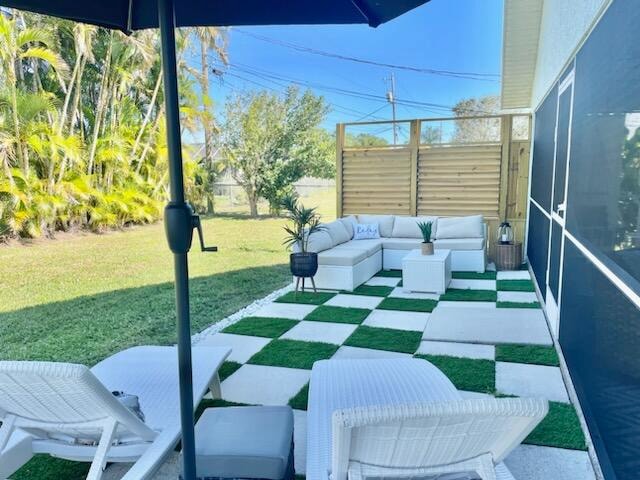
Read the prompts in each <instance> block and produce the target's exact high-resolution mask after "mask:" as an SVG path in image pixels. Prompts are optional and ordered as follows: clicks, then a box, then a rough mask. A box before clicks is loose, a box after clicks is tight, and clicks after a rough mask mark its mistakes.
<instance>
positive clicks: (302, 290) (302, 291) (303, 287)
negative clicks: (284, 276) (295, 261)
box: [302, 277, 305, 293]
mask: <svg viewBox="0 0 640 480" xmlns="http://www.w3.org/2000/svg"><path fill="white" fill-rule="evenodd" d="M304 280H305V278H304V277H302V293H304Z"/></svg>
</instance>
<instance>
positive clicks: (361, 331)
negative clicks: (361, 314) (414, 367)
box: [344, 325, 422, 353]
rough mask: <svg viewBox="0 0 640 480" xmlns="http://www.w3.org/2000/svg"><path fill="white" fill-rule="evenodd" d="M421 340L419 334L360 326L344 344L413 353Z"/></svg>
mask: <svg viewBox="0 0 640 480" xmlns="http://www.w3.org/2000/svg"><path fill="white" fill-rule="evenodd" d="M421 339H422V333H421V332H414V331H409V330H395V329H393V328H377V327H368V326H366V325H361V326H359V327H358V328H357V329H356V331H355V332H353V333H352V334H351V336H350V337H349V338H347V340H346V342H344V344H345V345H348V346H350V347H361V348H372V349H374V350H387V351H389V352H402V353H415V351H416V350H417V349H418V347H419V346H420V340H421Z"/></svg>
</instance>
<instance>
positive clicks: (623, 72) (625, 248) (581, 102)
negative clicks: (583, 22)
mask: <svg viewBox="0 0 640 480" xmlns="http://www.w3.org/2000/svg"><path fill="white" fill-rule="evenodd" d="M639 26H640V8H638V3H637V1H636V0H615V1H614V2H613V3H612V4H611V7H610V8H609V9H608V11H607V12H606V13H605V15H604V16H603V18H602V20H601V21H600V23H599V24H598V26H597V28H595V30H594V31H593V32H592V34H591V35H590V37H589V38H588V39H587V41H586V43H585V44H584V46H583V47H582V49H581V50H580V51H579V53H578V55H577V59H576V75H575V87H574V88H575V93H574V108H573V128H572V141H571V160H570V173H569V192H568V202H567V203H568V206H567V228H568V230H569V232H571V233H572V234H573V235H575V236H576V237H577V238H578V239H579V240H581V241H582V242H583V243H584V244H585V245H588V246H589V248H590V249H592V250H593V253H594V254H595V255H599V256H608V257H609V258H610V259H612V260H613V262H615V264H617V267H620V268H621V269H623V270H624V271H626V272H627V273H628V274H629V275H630V276H632V277H634V278H635V280H640V232H639V231H638V222H639V220H640V128H639V127H640V27H639ZM617 267H616V266H614V268H615V269H617ZM620 274H624V272H620ZM632 283H633V288H636V289H637V290H638V291H640V289H638V286H639V285H640V284H638V283H637V282H635V281H634V282H632Z"/></svg>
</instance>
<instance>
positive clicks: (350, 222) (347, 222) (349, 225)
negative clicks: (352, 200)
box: [338, 215, 358, 239]
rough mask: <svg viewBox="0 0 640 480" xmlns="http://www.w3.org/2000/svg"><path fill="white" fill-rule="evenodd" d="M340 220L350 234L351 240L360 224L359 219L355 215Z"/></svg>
mask: <svg viewBox="0 0 640 480" xmlns="http://www.w3.org/2000/svg"><path fill="white" fill-rule="evenodd" d="M338 220H340V221H341V222H342V224H343V225H344V228H346V229H347V232H349V238H350V239H351V238H353V229H354V227H355V226H356V223H358V219H357V218H356V216H355V215H349V216H348V217H342V218H339V219H338Z"/></svg>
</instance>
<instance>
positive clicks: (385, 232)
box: [358, 215, 394, 237]
mask: <svg viewBox="0 0 640 480" xmlns="http://www.w3.org/2000/svg"><path fill="white" fill-rule="evenodd" d="M393 218H394V217H393V215H358V223H366V224H372V223H377V224H378V227H379V230H380V236H381V237H390V236H391V232H393Z"/></svg>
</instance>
